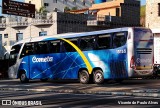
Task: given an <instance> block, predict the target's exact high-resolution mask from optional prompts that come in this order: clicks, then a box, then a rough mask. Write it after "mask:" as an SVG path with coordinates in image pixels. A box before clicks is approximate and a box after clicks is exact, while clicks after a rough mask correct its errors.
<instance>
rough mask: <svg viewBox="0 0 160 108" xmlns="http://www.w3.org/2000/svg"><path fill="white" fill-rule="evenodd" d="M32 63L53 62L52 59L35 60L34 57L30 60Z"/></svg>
mask: <svg viewBox="0 0 160 108" xmlns="http://www.w3.org/2000/svg"><path fill="white" fill-rule="evenodd" d="M32 62H33V63H37V62H53V57H49V56H47V57H45V58H36V57H35V56H34V57H33V58H32Z"/></svg>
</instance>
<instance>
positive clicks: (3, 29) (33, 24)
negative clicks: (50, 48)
mask: <svg viewBox="0 0 160 108" xmlns="http://www.w3.org/2000/svg"><path fill="white" fill-rule="evenodd" d="M87 19H88V16H87V15H85V14H79V15H76V14H70V13H61V12H50V13H47V15H45V16H40V15H36V18H26V17H13V16H8V17H3V18H0V57H3V55H4V53H5V52H6V50H9V49H10V47H11V46H12V45H13V44H14V43H15V42H17V41H20V40H22V39H26V38H29V37H37V36H46V35H55V34H60V33H68V32H84V31H86V32H87V31H94V30H100V29H105V28H100V27H88V26H87Z"/></svg>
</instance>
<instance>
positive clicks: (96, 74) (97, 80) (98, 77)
mask: <svg viewBox="0 0 160 108" xmlns="http://www.w3.org/2000/svg"><path fill="white" fill-rule="evenodd" d="M94 79H95V82H101V81H102V79H103V75H102V74H101V73H100V72H97V73H95V78H94Z"/></svg>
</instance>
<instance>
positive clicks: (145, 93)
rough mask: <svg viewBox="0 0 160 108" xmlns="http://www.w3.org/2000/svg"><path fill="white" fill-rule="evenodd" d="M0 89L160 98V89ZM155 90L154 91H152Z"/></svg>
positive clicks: (7, 89) (3, 89)
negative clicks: (127, 90) (107, 90)
mask: <svg viewBox="0 0 160 108" xmlns="http://www.w3.org/2000/svg"><path fill="white" fill-rule="evenodd" d="M0 91H31V92H54V93H75V94H99V95H113V96H135V97H155V98H160V93H159V92H160V90H156V89H154V90H131V92H105V91H103V92H102V91H99V92H97V91H86V90H69V89H68V90H67V89H61V90H53V89H26V88H25V89H22V88H0ZM151 91H153V92H151Z"/></svg>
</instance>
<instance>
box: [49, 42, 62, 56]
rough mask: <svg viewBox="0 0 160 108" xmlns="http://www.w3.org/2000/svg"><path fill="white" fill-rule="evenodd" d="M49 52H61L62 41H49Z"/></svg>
mask: <svg viewBox="0 0 160 108" xmlns="http://www.w3.org/2000/svg"><path fill="white" fill-rule="evenodd" d="M49 50H50V51H49V52H50V53H59V52H60V41H59V40H58V41H49Z"/></svg>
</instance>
